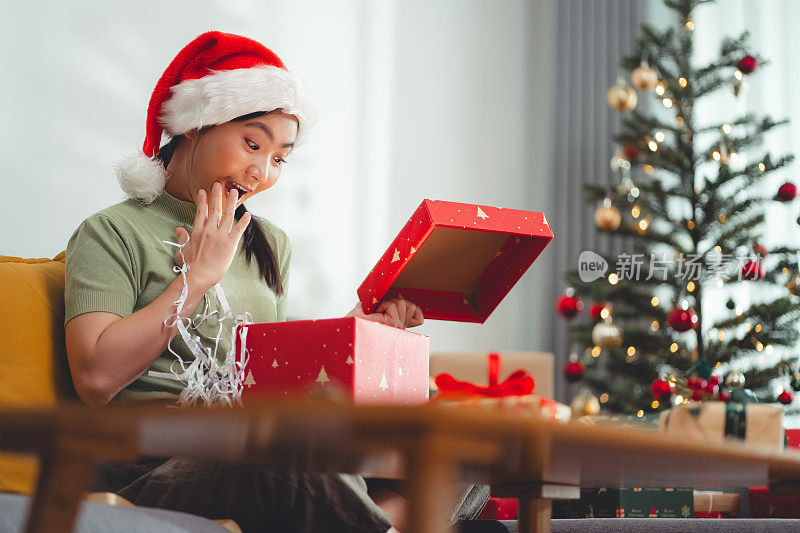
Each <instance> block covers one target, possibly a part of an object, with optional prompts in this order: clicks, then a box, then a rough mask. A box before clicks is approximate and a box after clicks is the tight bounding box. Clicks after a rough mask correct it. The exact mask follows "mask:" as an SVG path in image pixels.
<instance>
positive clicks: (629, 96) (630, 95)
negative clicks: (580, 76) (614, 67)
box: [606, 82, 639, 111]
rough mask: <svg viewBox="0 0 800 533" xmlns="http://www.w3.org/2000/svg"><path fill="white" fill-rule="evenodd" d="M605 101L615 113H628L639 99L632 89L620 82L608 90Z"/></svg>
mask: <svg viewBox="0 0 800 533" xmlns="http://www.w3.org/2000/svg"><path fill="white" fill-rule="evenodd" d="M606 100H607V101H608V105H609V106H611V109H616V110H617V111H630V110H631V109H633V108H634V107H636V104H637V103H638V102H639V97H638V96H637V95H636V91H634V90H633V87H631V86H630V85H626V84H625V83H622V82H617V83H615V84H614V85H612V86H611V87H609V88H608V91H607V92H606Z"/></svg>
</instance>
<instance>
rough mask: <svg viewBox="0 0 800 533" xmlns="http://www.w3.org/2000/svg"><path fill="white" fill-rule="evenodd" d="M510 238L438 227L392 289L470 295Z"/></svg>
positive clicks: (501, 235)
mask: <svg viewBox="0 0 800 533" xmlns="http://www.w3.org/2000/svg"><path fill="white" fill-rule="evenodd" d="M509 238H510V235H508V234H507V233H492V232H488V231H472V230H467V229H456V228H435V229H434V230H433V231H432V232H431V234H430V235H429V236H428V238H427V240H425V242H424V243H423V244H422V247H421V248H420V249H419V250H417V252H416V253H415V254H414V256H413V257H412V258H411V261H409V262H408V264H407V265H406V267H405V268H404V269H403V271H402V272H401V273H400V276H399V277H398V278H397V279H396V280H395V282H394V284H393V285H392V287H395V288H411V289H426V290H436V291H449V292H459V293H461V294H464V295H466V296H469V295H471V294H473V293H474V292H475V291H476V290H477V289H478V276H480V275H481V273H482V272H483V271H484V269H485V268H486V266H487V265H488V264H489V262H490V261H491V260H492V258H493V257H494V256H495V255H497V252H498V251H500V249H501V248H502V247H503V245H505V243H506V242H507V241H508V239H509Z"/></svg>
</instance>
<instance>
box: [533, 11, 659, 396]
mask: <svg viewBox="0 0 800 533" xmlns="http://www.w3.org/2000/svg"><path fill="white" fill-rule="evenodd" d="M646 11H647V2H642V1H639V0H602V1H597V0H560V1H557V2H556V10H555V14H554V17H555V19H556V20H555V27H556V31H555V36H554V37H555V49H554V60H555V65H554V73H555V77H554V83H555V88H554V92H553V94H554V107H553V109H552V114H553V117H552V124H553V125H554V131H553V135H554V139H553V158H552V161H553V168H552V180H553V185H552V189H551V192H552V198H551V203H550V205H552V209H551V210H550V213H552V214H551V217H550V218H551V225H552V227H553V231H554V233H555V239H554V240H553V242H552V243H551V246H552V248H553V249H552V250H549V254H552V257H551V261H552V263H553V265H554V266H553V268H552V270H551V272H552V285H551V286H550V287H549V289H550V295H549V296H550V299H549V303H550V307H549V309H550V310H551V314H552V315H553V324H554V327H552V328H549V329H547V332H548V333H549V335H550V338H549V339H548V345H549V346H550V349H551V350H552V351H553V352H554V353H555V354H556V381H555V385H556V398H558V399H559V400H561V401H565V402H568V401H569V400H570V397H571V396H572V395H574V394H575V393H576V392H577V390H576V389H577V387H576V386H570V385H569V384H568V383H566V382H565V380H564V377H563V373H562V368H563V365H564V362H565V361H566V360H567V358H568V356H569V351H570V344H569V340H568V336H567V324H568V323H567V322H566V321H565V320H563V319H562V318H560V317H558V316H557V315H556V314H555V310H554V302H555V299H556V298H557V297H558V295H559V294H560V293H561V292H562V291H563V290H564V289H565V288H566V282H565V280H564V272H566V271H568V270H573V269H575V268H577V262H578V255H579V254H580V252H581V251H583V250H597V251H604V252H606V251H607V252H609V253H610V254H611V255H614V254H616V253H618V252H619V251H620V250H622V249H624V248H625V247H626V243H625V242H624V240H622V239H621V238H619V237H614V236H610V235H606V234H602V233H599V232H598V231H597V230H596V228H595V226H594V220H593V219H594V208H595V206H592V205H587V204H585V203H584V196H583V192H582V190H581V184H582V183H584V182H592V183H617V182H618V181H619V177H618V176H616V175H614V174H613V173H612V172H611V169H610V167H609V161H610V159H611V156H612V155H613V153H614V144H613V137H614V134H615V133H616V132H618V131H619V123H620V113H618V112H617V111H614V110H612V109H610V108H609V107H608V105H607V104H606V97H605V94H606V90H607V89H608V87H609V86H610V85H611V84H613V83H614V82H615V81H616V79H617V77H618V76H619V75H620V74H621V71H620V70H619V68H618V66H617V65H618V61H619V59H620V58H621V57H622V56H623V55H626V54H629V53H630V52H631V51H632V50H633V43H634V40H635V38H636V36H637V35H638V28H639V24H640V22H641V21H642V20H643V19H644V17H645V16H646ZM641 100H644V99H643V98H640V104H639V105H640V106H642V105H644V106H646V105H647V103H646V102H642V101H641ZM609 268H611V269H613V268H614V266H613V265H609ZM584 303H585V304H586V305H587V306H588V305H590V304H591V302H584ZM585 313H586V310H584V315H583V316H584V319H585V316H586V315H585ZM576 320H578V319H576Z"/></svg>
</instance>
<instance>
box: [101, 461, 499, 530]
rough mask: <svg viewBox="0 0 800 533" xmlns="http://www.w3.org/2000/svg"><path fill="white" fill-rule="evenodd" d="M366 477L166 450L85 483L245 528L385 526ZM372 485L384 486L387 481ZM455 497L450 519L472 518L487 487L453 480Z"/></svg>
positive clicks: (113, 466)
mask: <svg viewBox="0 0 800 533" xmlns="http://www.w3.org/2000/svg"><path fill="white" fill-rule="evenodd" d="M371 482H372V480H365V479H364V478H362V477H361V476H357V475H354V474H326V473H316V472H295V471H272V470H265V469H263V468H254V467H249V466H241V465H230V464H225V463H214V462H199V461H192V460H189V459H182V458H178V457H173V458H146V459H140V460H139V461H136V462H134V463H123V464H119V463H117V464H106V465H101V466H100V468H99V469H98V473H97V477H96V479H95V482H94V484H93V487H92V489H91V490H92V491H108V492H115V493H117V494H119V495H120V496H122V497H123V498H125V499H127V500H128V501H130V502H132V503H134V504H136V505H142V506H146V507H158V508H161V509H170V510H174V511H183V512H186V513H190V514H194V515H199V516H204V517H207V518H211V519H219V518H229V519H231V520H234V521H235V522H236V523H237V524H239V526H240V527H241V528H242V530H243V531H244V532H251V531H253V532H255V531H270V532H287V533H288V532H302V533H305V532H325V531H332V532H338V531H351V532H354V533H358V532H365V533H366V532H369V533H373V532H374V533H385V532H386V531H387V530H388V529H389V528H390V527H391V522H390V521H389V516H388V515H387V514H386V512H384V511H383V509H381V508H380V507H378V506H377V505H376V504H375V502H373V501H372V499H371V498H370V497H369V495H368V484H369V483H371ZM375 484H376V486H380V487H382V488H390V489H391V486H389V485H387V484H386V482H382V481H378V480H376V481H375ZM398 492H401V491H398ZM454 496H455V498H454V500H455V502H456V507H455V509H454V511H453V515H452V521H453V522H455V521H457V520H462V519H472V518H475V517H476V516H477V515H478V513H480V511H481V509H482V508H483V506H484V504H485V503H486V500H487V499H488V498H489V488H488V487H487V486H483V485H460V486H458V487H456V494H455V495H454Z"/></svg>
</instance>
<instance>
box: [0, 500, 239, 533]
mask: <svg viewBox="0 0 800 533" xmlns="http://www.w3.org/2000/svg"><path fill="white" fill-rule="evenodd" d="M29 506H30V498H29V497H27V496H22V495H17V494H2V493H0V533H17V532H18V531H22V528H23V524H24V522H25V519H26V517H27V514H28V508H29ZM74 531H75V532H76V533H100V532H102V533H114V532H119V533H122V532H125V533H128V532H131V533H135V532H137V531H142V532H151V531H158V532H161V533H187V532H192V533H206V532H207V533H228V530H227V529H225V528H224V527H222V526H221V525H219V524H217V523H216V522H214V521H213V520H209V519H207V518H202V517H199V516H194V515H190V514H186V513H179V512H177V511H167V510H164V509H153V508H149V507H127V506H126V507H112V506H110V505H103V504H99V503H88V502H87V503H84V504H83V505H82V506H81V509H80V511H79V512H78V517H77V523H76V525H75V529H74Z"/></svg>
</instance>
